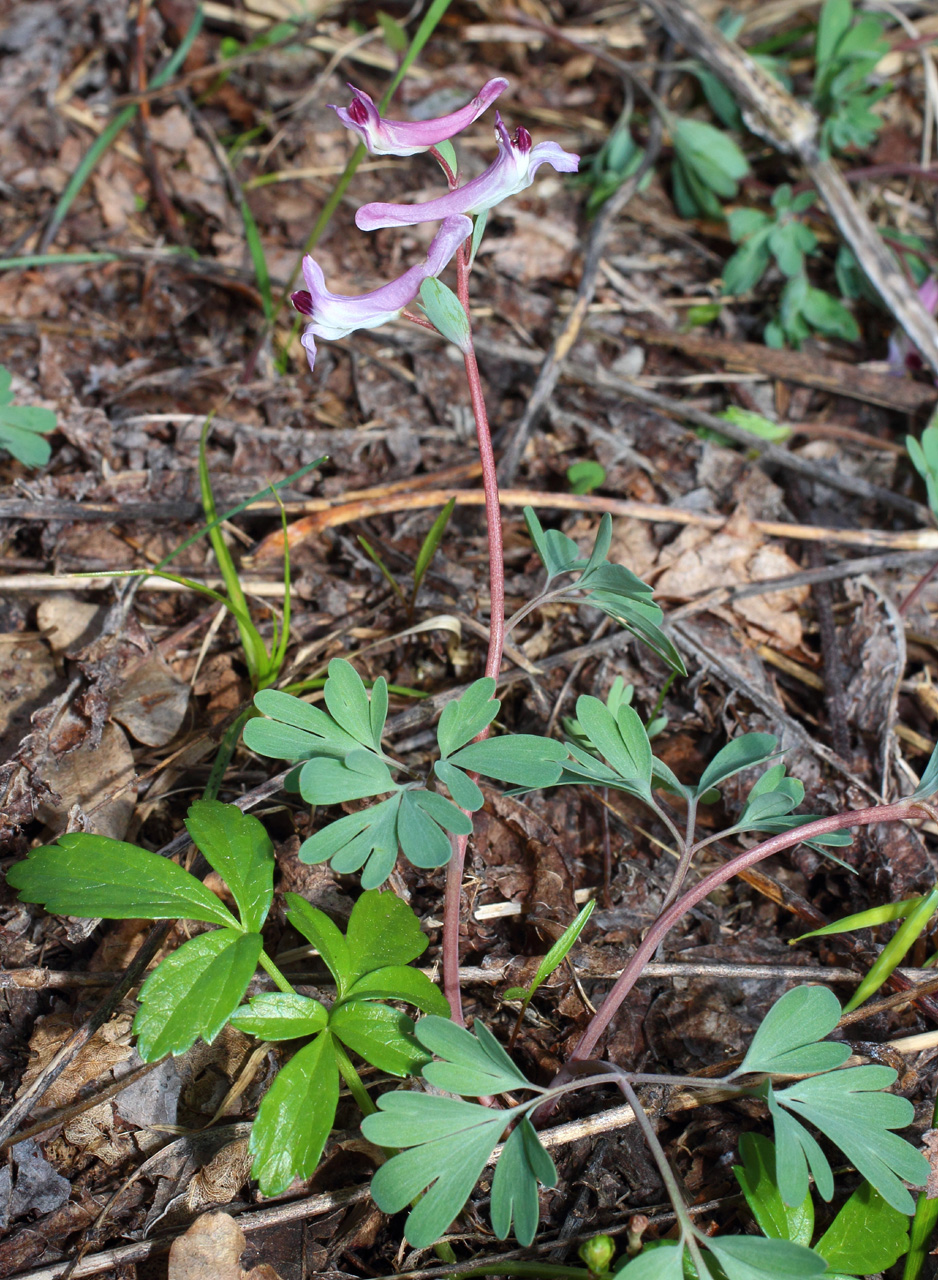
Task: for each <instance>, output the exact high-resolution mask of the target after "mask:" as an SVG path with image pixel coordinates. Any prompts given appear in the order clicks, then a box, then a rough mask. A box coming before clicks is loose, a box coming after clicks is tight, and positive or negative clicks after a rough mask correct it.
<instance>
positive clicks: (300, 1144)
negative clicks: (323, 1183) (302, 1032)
mask: <svg viewBox="0 0 938 1280" xmlns="http://www.w3.org/2000/svg"><path fill="white" fill-rule="evenodd" d="M338 1105H339V1068H338V1065H337V1064H336V1059H335V1048H334V1046H333V1042H332V1036H331V1034H330V1032H328V1031H322V1032H320V1034H319V1035H318V1036H317V1037H316V1039H315V1040H313V1041H312V1042H311V1043H310V1044H307V1045H304V1046H303V1048H302V1049H300V1050H299V1051H298V1052H297V1053H295V1054H294V1055H293V1057H292V1058H291V1059H290V1061H289V1062H288V1063H287V1064H286V1066H285V1067H283V1068H281V1070H280V1072H279V1073H278V1074H277V1076H276V1077H275V1079H274V1082H273V1084H272V1085H271V1086H270V1088H269V1089H268V1090H267V1093H266V1094H265V1095H264V1100H263V1101H262V1102H261V1105H260V1108H259V1110H258V1112H257V1119H256V1120H255V1121H254V1127H253V1128H252V1130H251V1144H250V1150H251V1154H252V1155H253V1156H254V1165H253V1167H252V1169H251V1175H252V1177H254V1178H256V1179H257V1182H258V1184H259V1186H260V1189H261V1192H262V1193H263V1194H264V1195H265V1196H276V1195H280V1194H281V1193H282V1192H284V1191H286V1189H287V1187H289V1185H290V1183H291V1182H292V1181H293V1179H294V1178H310V1177H312V1175H313V1173H314V1171H315V1169H316V1166H317V1164H318V1163H319V1157H320V1156H321V1155H322V1149H323V1147H324V1146H325V1145H326V1140H327V1139H328V1137H329V1134H330V1132H331V1130H332V1125H333V1121H334V1120H335V1109H336V1107H337V1106H338Z"/></svg>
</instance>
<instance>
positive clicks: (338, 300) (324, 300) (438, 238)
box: [290, 217, 472, 369]
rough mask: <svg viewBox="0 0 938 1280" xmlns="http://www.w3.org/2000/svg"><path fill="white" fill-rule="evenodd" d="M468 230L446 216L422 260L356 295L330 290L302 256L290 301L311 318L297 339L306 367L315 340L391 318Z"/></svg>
mask: <svg viewBox="0 0 938 1280" xmlns="http://www.w3.org/2000/svg"><path fill="white" fill-rule="evenodd" d="M471 234H472V223H471V222H470V221H469V219H468V218H463V217H452V218H447V219H446V220H445V221H444V223H443V225H442V226H441V227H440V229H439V231H438V232H437V233H436V235H435V236H434V237H433V241H432V243H431V245H430V251H429V253H428V254H427V260H426V262H423V263H420V264H419V265H418V266H415V267H411V268H410V269H409V270H408V271H405V272H404V274H403V275H402V276H399V277H398V278H397V279H396V280H392V281H391V283H390V284H385V285H382V286H381V288H380V289H373V290H372V291H371V293H362V294H359V295H358V296H357V297H347V296H345V295H344V294H341V293H330V292H329V290H328V289H327V288H326V280H325V276H324V275H323V273H322V268H321V267H320V265H319V263H318V262H316V261H315V259H314V258H311V257H309V255H307V256H306V257H305V258H304V259H303V279H304V280H305V281H306V288H305V289H301V290H300V291H299V292H298V293H294V294H293V295H292V297H291V299H290V300H291V302H292V303H293V305H294V306H295V307H296V309H297V311H299V312H301V313H302V314H303V315H304V316H309V318H310V321H311V323H310V324H309V325H308V326H307V328H306V332H305V333H304V334H303V337H302V338H301V342H302V343H303V346H304V347H305V348H306V354H307V356H308V357H309V367H310V368H311V369H312V368H313V367H314V365H315V363H316V342H315V338H328V339H335V338H345V337H347V336H348V334H350V333H354V332H355V330H356V329H377V328H378V327H379V326H380V325H383V324H386V323H387V321H388V320H394V319H396V318H397V317H398V316H399V315H400V313H401V311H402V310H403V309H404V307H406V306H409V305H410V303H411V302H413V300H414V299H415V298H416V296H417V294H418V293H419V292H420V286H421V285H422V284H423V282H424V280H427V279H429V277H430V276H437V275H439V274H440V272H441V271H442V270H443V268H444V267H445V266H446V264H447V263H448V262H449V260H450V258H452V256H453V254H454V253H455V252H456V250H457V249H458V248H459V246H460V245H461V244H462V242H463V241H464V240H465V239H467V237H468V236H470V235H471Z"/></svg>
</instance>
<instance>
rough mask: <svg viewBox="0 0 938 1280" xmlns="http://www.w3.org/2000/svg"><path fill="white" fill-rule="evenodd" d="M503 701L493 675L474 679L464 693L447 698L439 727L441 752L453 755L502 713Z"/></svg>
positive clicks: (437, 730) (437, 731) (438, 738)
mask: <svg viewBox="0 0 938 1280" xmlns="http://www.w3.org/2000/svg"><path fill="white" fill-rule="evenodd" d="M501 705H502V704H501V703H500V702H499V701H498V699H497V698H496V697H495V681H494V680H493V679H492V678H491V676H485V677H484V678H483V679H481V680H474V681H473V682H472V684H471V685H470V686H469V688H468V689H467V690H466V691H465V693H463V694H462V695H461V696H460V697H458V698H454V699H453V701H452V702H447V704H446V706H445V707H444V708H443V714H442V715H441V716H440V722H439V724H438V725H437V727H436V740H437V742H438V743H439V746H440V755H441V756H443V757H444V759H445V757H446V756H449V755H452V753H453V752H454V751H458V750H459V748H460V747H464V746H465V745H466V743H467V742H471V741H472V739H473V738H475V737H476V736H477V735H478V734H480V733H481V732H482V730H483V729H484V728H486V727H487V726H488V725H490V724H491V723H492V721H493V720H494V719H495V717H496V716H497V715H498V712H499V708H500V707H501Z"/></svg>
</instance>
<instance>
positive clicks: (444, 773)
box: [433, 760, 485, 813]
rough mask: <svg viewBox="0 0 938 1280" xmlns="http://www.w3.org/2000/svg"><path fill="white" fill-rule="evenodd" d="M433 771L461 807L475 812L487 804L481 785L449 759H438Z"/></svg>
mask: <svg viewBox="0 0 938 1280" xmlns="http://www.w3.org/2000/svg"><path fill="white" fill-rule="evenodd" d="M433 772H434V773H435V774H436V776H437V777H438V778H439V780H440V781H441V782H442V783H443V785H444V786H445V787H446V789H447V790H448V791H449V793H450V795H451V796H452V797H453V799H454V800H455V802H456V804H458V805H459V807H460V808H461V809H468V810H469V812H470V813H475V812H476V810H477V809H481V808H482V806H483V804H485V796H483V794H482V792H481V790H480V789H479V786H478V785H477V784H476V783H475V782H473V780H472V779H471V778H470V777H469V775H468V774H467V773H464V772H463V770H462V769H457V768H456V766H455V765H454V764H450V763H449V761H448V760H438V761H437V762H436V764H435V765H434V766H433Z"/></svg>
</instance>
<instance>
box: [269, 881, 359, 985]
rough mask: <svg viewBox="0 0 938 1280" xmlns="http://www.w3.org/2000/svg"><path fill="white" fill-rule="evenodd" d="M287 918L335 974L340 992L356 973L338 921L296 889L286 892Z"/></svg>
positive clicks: (351, 981) (333, 974)
mask: <svg viewBox="0 0 938 1280" xmlns="http://www.w3.org/2000/svg"><path fill="white" fill-rule="evenodd" d="M286 903H287V919H288V920H289V922H290V924H292V925H293V927H294V929H296V931H297V933H301V934H302V935H303V937H304V938H306V939H307V940H308V941H309V942H311V943H312V944H313V946H314V947H315V948H316V950H317V951H318V952H319V954H320V955H321V956H322V958H323V960H324V962H325V964H326V966H327V967H328V969H329V972H330V973H331V974H332V976H333V978H335V981H336V986H337V988H338V991H339V996H340V997H341V996H342V995H344V993H345V991H346V990H347V989H348V987H349V986H351V984H352V983H353V982H354V980H355V978H356V976H357V974H356V973H355V972H354V971H353V969H352V959H351V956H350V955H349V949H348V942H347V941H346V940H345V938H344V937H343V936H342V932H341V930H340V929H339V927H338V925H337V924H335V923H334V922H333V921H332V920H330V919H329V917H328V916H327V915H326V913H325V912H324V911H320V910H319V908H318V907H313V906H310V904H309V903H308V902H307V901H306V899H305V898H301V897H300V896H299V894H297V893H288V894H287V895H286Z"/></svg>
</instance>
